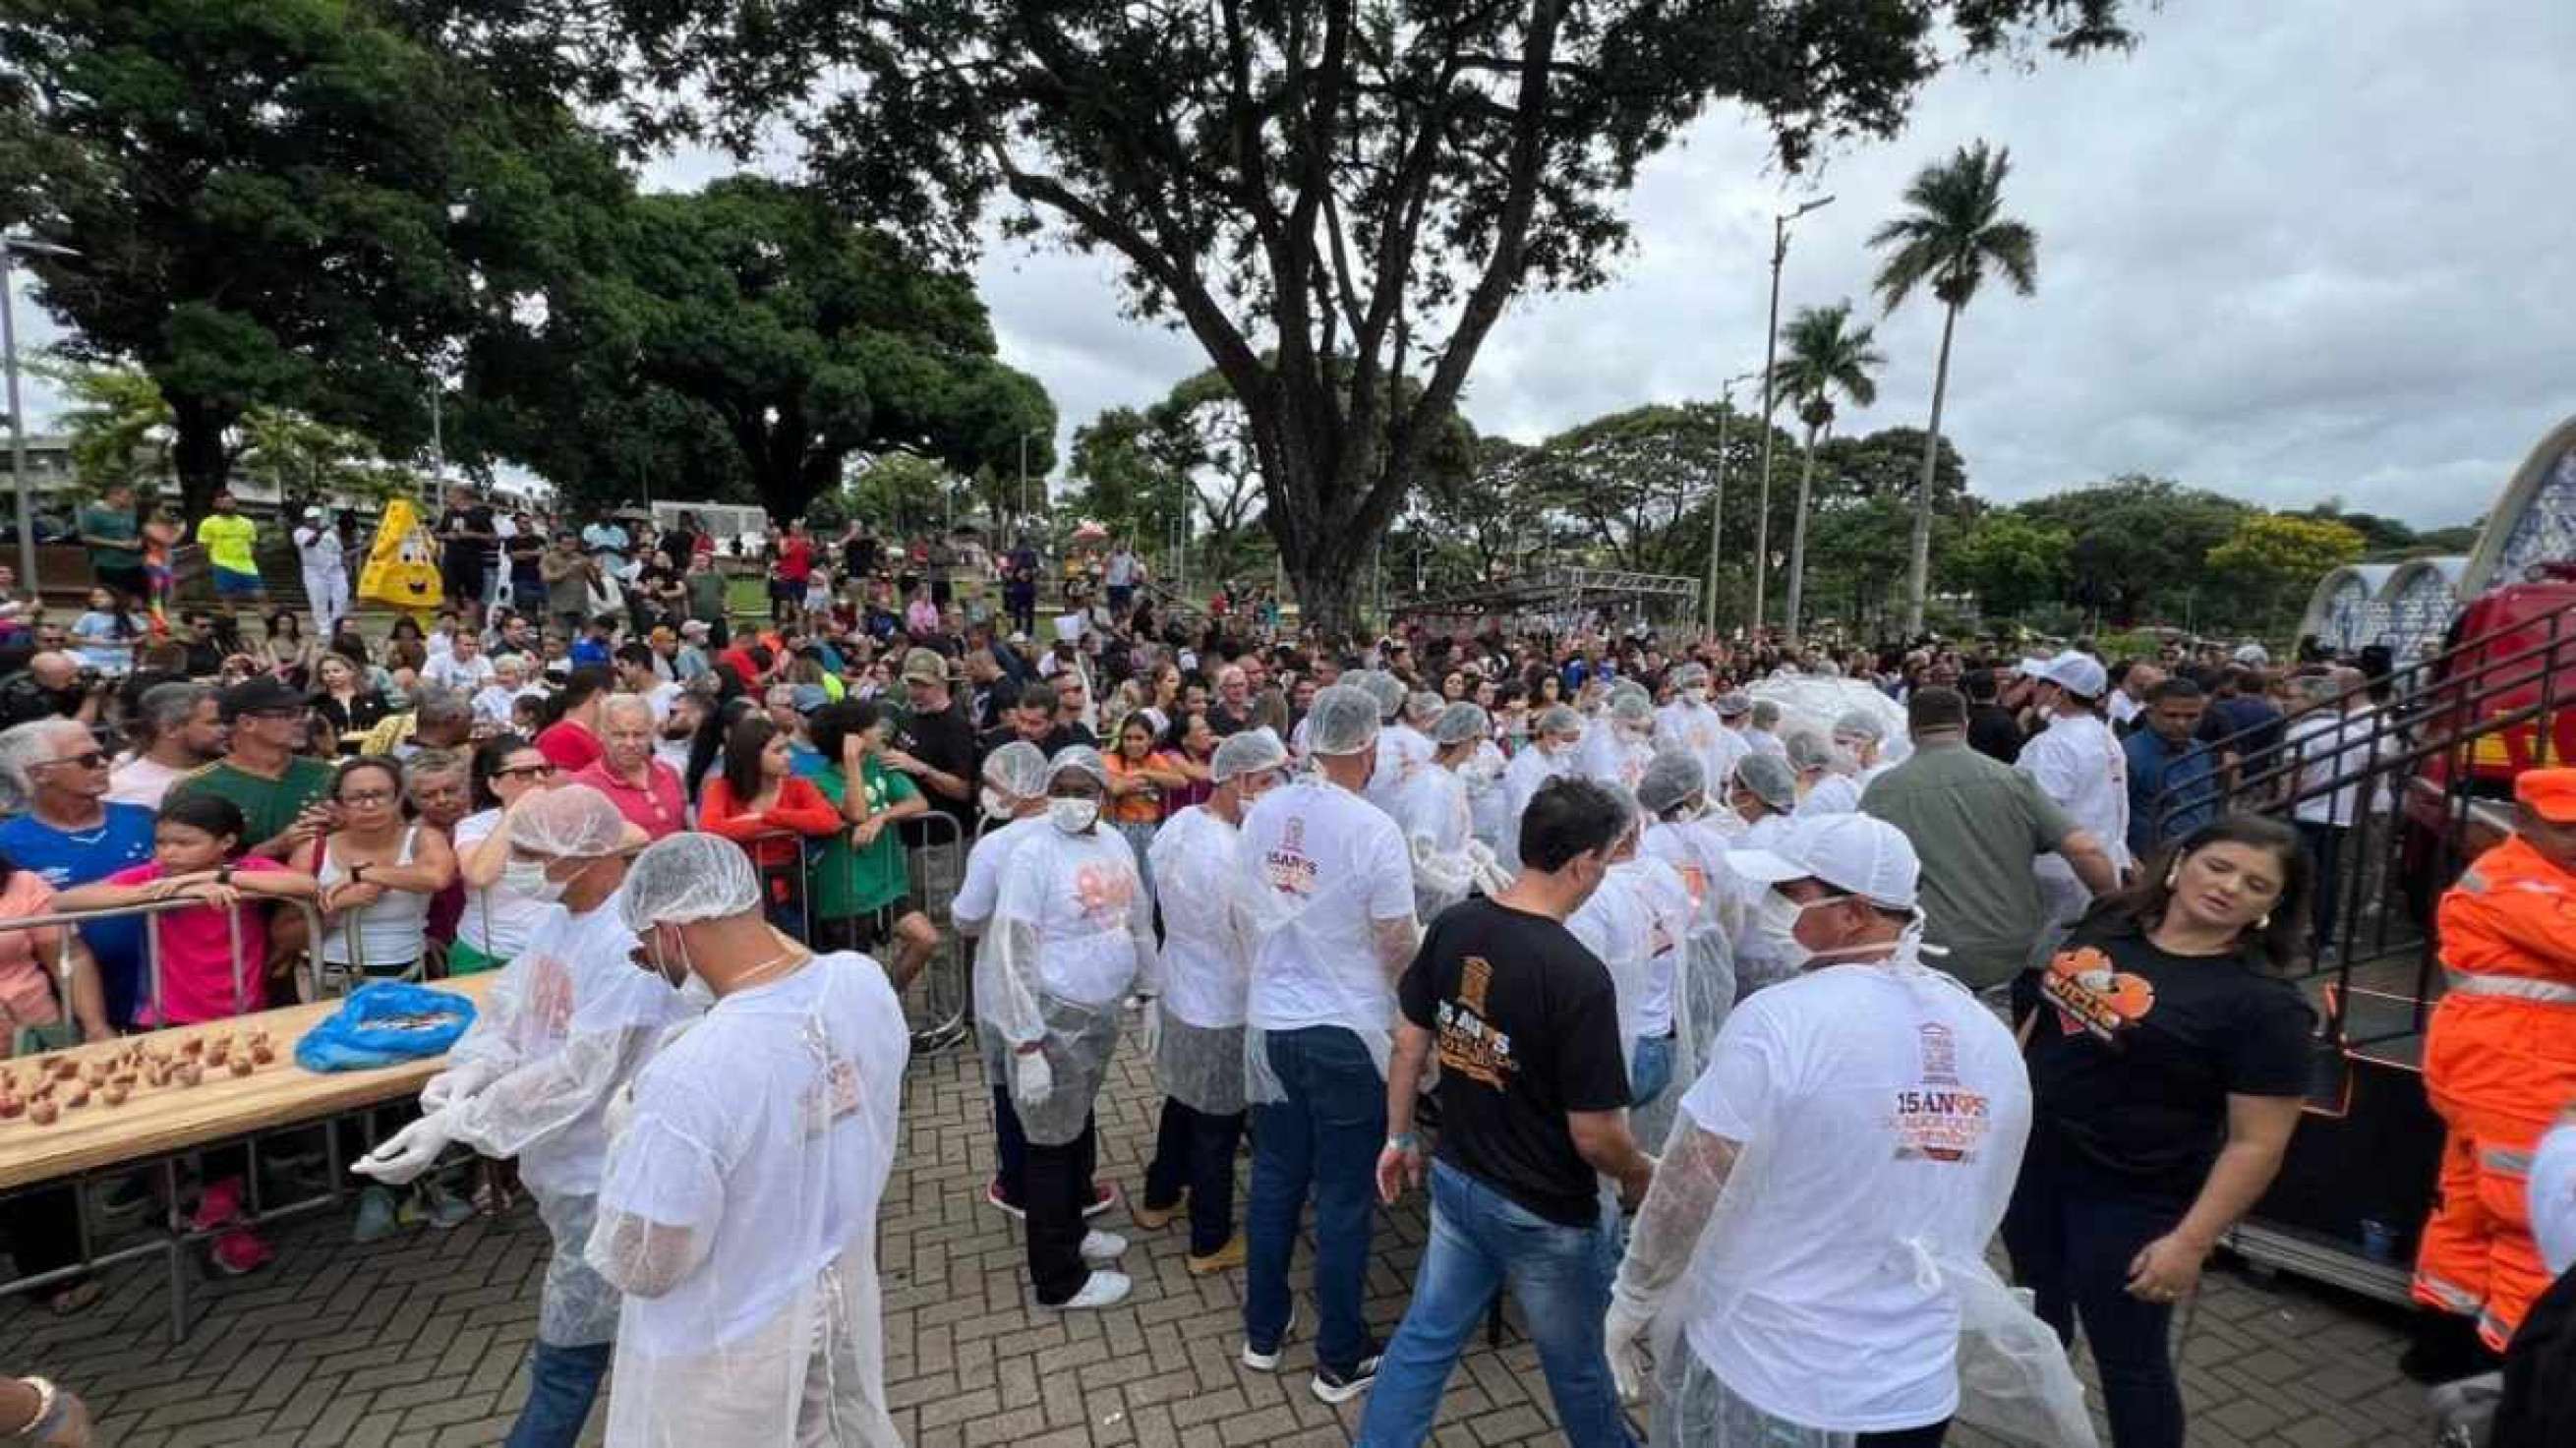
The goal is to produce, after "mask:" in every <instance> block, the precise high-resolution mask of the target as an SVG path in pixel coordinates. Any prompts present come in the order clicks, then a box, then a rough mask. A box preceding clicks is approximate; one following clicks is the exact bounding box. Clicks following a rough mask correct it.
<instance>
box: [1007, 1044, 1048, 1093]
mask: <svg viewBox="0 0 2576 1448" xmlns="http://www.w3.org/2000/svg"><path fill="white" fill-rule="evenodd" d="M1054 1089H1055V1072H1054V1070H1053V1069H1052V1068H1050V1067H1049V1066H1048V1065H1047V1058H1046V1052H1044V1051H1014V1052H1012V1053H1011V1099H1012V1100H1013V1101H1015V1102H1018V1103H1019V1104H1020V1105H1022V1106H1035V1105H1036V1104H1038V1103H1039V1102H1041V1101H1044V1100H1046V1099H1047V1093H1048V1092H1050V1091H1053V1090H1054Z"/></svg>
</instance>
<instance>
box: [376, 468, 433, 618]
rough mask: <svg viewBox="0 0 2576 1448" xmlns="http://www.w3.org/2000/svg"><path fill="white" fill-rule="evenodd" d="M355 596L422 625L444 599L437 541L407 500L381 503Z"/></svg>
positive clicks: (400, 499)
mask: <svg viewBox="0 0 2576 1448" xmlns="http://www.w3.org/2000/svg"><path fill="white" fill-rule="evenodd" d="M358 596H359V597H360V598H372V599H376V600H378V601H379V602H382V603H386V604H390V605H392V606H393V607H395V608H398V609H401V610H402V611H404V612H405V613H410V614H414V615H416V616H418V617H419V618H420V619H421V620H422V622H423V625H424V626H426V621H427V618H428V616H429V614H430V613H431V612H432V611H433V610H435V609H436V608H437V607H438V605H439V603H440V602H441V601H442V600H443V599H444V598H445V597H446V594H445V590H444V588H443V587H442V586H441V584H440V583H439V578H438V540H437V539H436V538H434V537H432V536H430V531H429V528H428V527H427V526H426V525H425V524H423V523H422V522H421V518H420V510H419V509H417V508H414V507H413V506H412V504H411V499H409V498H395V499H393V500H391V501H390V502H387V503H386V504H385V517H384V521H383V522H381V523H378V524H377V525H376V541H375V542H374V543H373V544H372V545H370V546H369V547H368V549H367V566H366V567H365V568H363V569H361V570H359V572H358Z"/></svg>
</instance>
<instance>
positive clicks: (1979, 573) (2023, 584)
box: [1951, 512, 2075, 618]
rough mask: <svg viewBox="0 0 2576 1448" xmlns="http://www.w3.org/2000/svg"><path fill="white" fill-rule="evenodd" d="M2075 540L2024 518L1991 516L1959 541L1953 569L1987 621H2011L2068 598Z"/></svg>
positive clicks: (2003, 514)
mask: <svg viewBox="0 0 2576 1448" xmlns="http://www.w3.org/2000/svg"><path fill="white" fill-rule="evenodd" d="M2074 549H2075V536H2074V534H2072V533H2070V532H2068V531H2067V530H2066V529H2065V528H2063V527H2059V526H2055V525H2052V524H2049V523H2044V522H2041V521H2038V520H2037V519H2034V518H2032V517H2030V516H2028V515H2026V514H2023V513H2020V512H1999V513H1989V514H1987V515H1986V516H1985V517H1983V518H1980V519H1978V520H1977V522H1976V525H1975V526H1974V527H1972V528H1970V529H1968V531H1967V536H1966V537H1965V538H1963V539H1961V540H1960V544H1959V549H1958V552H1957V553H1956V554H1955V555H1954V556H1953V559H1952V562H1951V566H1952V568H1953V569H1954V570H1955V571H1956V574H1957V577H1958V580H1959V582H1960V583H1961V585H1963V586H1964V587H1966V588H1968V589H1970V590H1972V591H1974V592H1975V594H1976V595H1977V602H1978V605H1979V607H1980V608H1981V609H1982V610H1983V611H1984V612H1985V614H1986V615H1987V616H1988V617H1994V618H2010V617H2013V616H2015V615H2018V614H2020V613H2023V612H2024V611H2026V610H2029V609H2033V608H2037V607H2039V606H2041V605H2043V604H2049V603H2055V602H2057V601H2059V600H2060V599H2062V598H2064V597H2065V595H2066V582H2067V568H2068V563H2069V560H2070V557H2071V555H2072V554H2073V552H2074Z"/></svg>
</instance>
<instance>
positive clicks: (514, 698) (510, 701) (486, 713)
mask: <svg viewBox="0 0 2576 1448" xmlns="http://www.w3.org/2000/svg"><path fill="white" fill-rule="evenodd" d="M545 696H546V691H545V690H543V689H540V688H537V687H536V686H535V685H533V684H521V685H520V686H519V687H517V688H515V689H505V688H503V687H502V686H500V685H499V684H485V685H484V686H483V687H482V688H480V689H477V690H475V691H474V717H475V718H477V719H480V720H483V721H485V722H487V723H490V724H495V725H498V726H499V727H501V728H503V729H507V728H509V727H510V721H511V720H512V719H513V718H515V717H516V716H517V711H518V707H519V701H520V700H521V699H528V698H536V699H542V698H544V697H545Z"/></svg>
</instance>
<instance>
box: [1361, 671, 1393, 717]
mask: <svg viewBox="0 0 2576 1448" xmlns="http://www.w3.org/2000/svg"><path fill="white" fill-rule="evenodd" d="M1359 686H1360V687H1361V688H1362V689H1365V690H1367V691H1368V696H1369V699H1370V701H1371V702H1372V703H1374V704H1375V705H1376V707H1377V717H1378V718H1380V719H1382V720H1383V719H1392V718H1394V717H1395V715H1396V711H1397V710H1399V709H1402V708H1403V707H1404V681H1403V680H1402V679H1399V678H1397V677H1396V676H1395V675H1393V674H1389V673H1384V672H1381V671H1379V670H1376V669H1370V670H1368V671H1367V672H1365V673H1362V674H1361V675H1360V679H1359Z"/></svg>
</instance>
